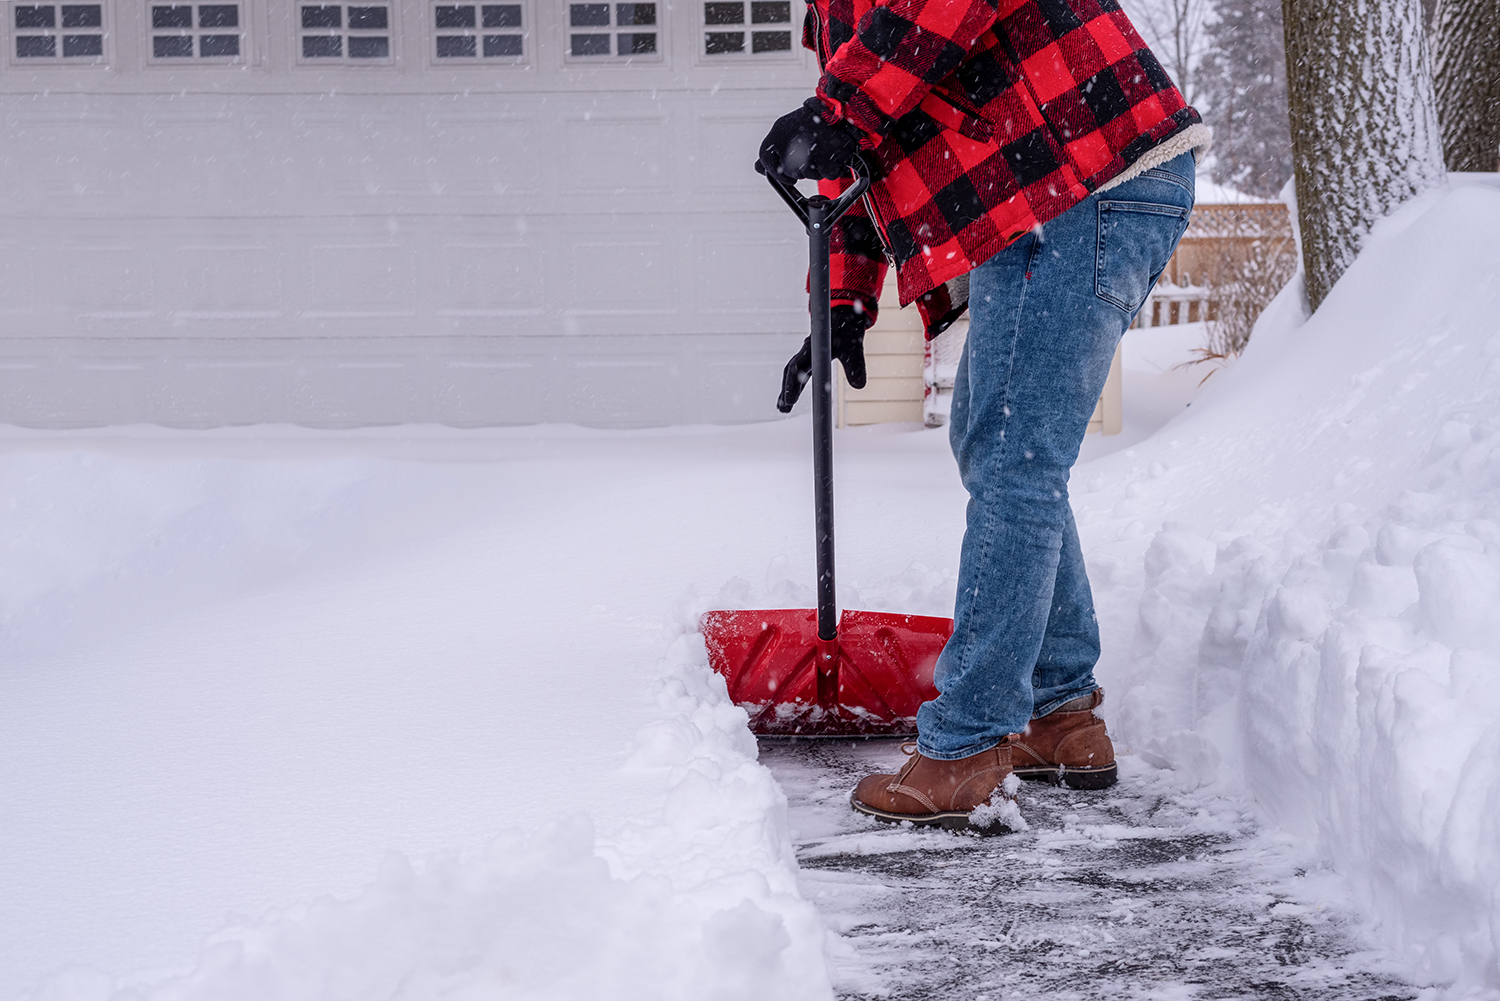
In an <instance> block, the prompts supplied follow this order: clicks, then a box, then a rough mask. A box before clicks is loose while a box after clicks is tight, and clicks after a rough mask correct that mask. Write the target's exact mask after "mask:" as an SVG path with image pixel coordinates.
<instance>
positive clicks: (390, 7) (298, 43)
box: [291, 0, 402, 70]
mask: <svg viewBox="0 0 1500 1001" xmlns="http://www.w3.org/2000/svg"><path fill="white" fill-rule="evenodd" d="M306 7H337V8H339V27H338V28H337V29H331V28H329V29H323V28H305V27H303V24H302V11H303V8H306ZM350 7H383V8H385V27H384V28H369V29H361V28H351V27H349V23H348V22H349V8H350ZM291 22H292V65H293V66H294V67H295V68H296V69H299V70H302V69H316V68H317V67H319V66H368V67H371V68H377V69H390V68H392V67H394V66H396V65H397V63H398V62H399V56H400V50H401V34H402V32H401V27H402V4H401V2H400V0H366V2H363V3H362V2H359V0H354V2H352V3H351V2H348V0H296V2H295V3H293V4H292V18H291ZM335 33H336V35H337V37H338V38H339V39H340V42H339V54H338V55H337V56H308V55H305V54H304V51H305V50H304V48H303V45H302V41H303V39H304V38H309V37H314V38H315V37H320V36H321V37H332V35H333V34H335ZM382 35H384V37H385V39H386V42H387V46H388V48H387V49H386V54H385V55H384V56H378V57H377V56H351V55H349V39H350V38H379V37H381V36H382Z"/></svg>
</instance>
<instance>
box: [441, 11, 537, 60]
mask: <svg viewBox="0 0 1500 1001" xmlns="http://www.w3.org/2000/svg"><path fill="white" fill-rule="evenodd" d="M487 6H502V7H519V8H520V10H521V26H520V27H519V28H493V29H489V32H488V33H489V34H492V35H496V34H498V35H507V36H512V37H516V38H519V39H521V54H520V55H518V56H486V55H484V37H485V35H486V33H487V32H486V29H485V28H484V8H485V7H487ZM439 7H473V8H474V10H475V14H476V21H477V22H478V23H477V24H476V25H475V27H473V28H439V27H438V25H437V9H438V8H439ZM533 18H534V13H533V10H532V5H531V2H530V0H431V2H430V3H428V4H427V27H426V34H427V65H428V66H429V67H431V68H433V69H452V68H458V67H465V68H467V67H476V66H477V67H483V66H529V65H530V64H531V63H532V61H533V59H532V55H533V50H534V49H535V47H536V37H537V36H536V31H535V30H534V27H533V26H534V24H535V22H534V20H533ZM458 36H469V37H473V38H474V39H476V45H475V54H474V55H472V56H440V55H438V39H439V38H453V37H458Z"/></svg>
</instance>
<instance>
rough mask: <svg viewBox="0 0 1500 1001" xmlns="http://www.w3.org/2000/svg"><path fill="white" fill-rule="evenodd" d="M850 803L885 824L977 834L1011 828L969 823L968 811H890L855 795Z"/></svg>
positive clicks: (1002, 831)
mask: <svg viewBox="0 0 1500 1001" xmlns="http://www.w3.org/2000/svg"><path fill="white" fill-rule="evenodd" d="M849 805H850V806H851V807H853V808H854V812H855V813H862V814H864V815H865V816H867V817H874V818H875V819H876V820H878V821H880V822H882V823H885V824H911V825H912V826H913V827H941V828H942V829H943V830H945V831H973V832H974V833H975V834H985V835H990V834H1010V833H1012V831H1011V829H1010V828H1009V827H1007V826H1005V825H1004V824H990V825H989V826H987V827H980V826H978V825H977V824H971V823H969V815H968V814H967V813H958V812H945V813H922V814H911V813H888V812H886V811H885V810H877V809H876V808H875V807H873V806H870V805H869V804H868V803H861V802H860V801H859V800H857V799H855V798H854V797H853V796H850V797H849Z"/></svg>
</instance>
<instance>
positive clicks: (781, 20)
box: [703, 0, 792, 56]
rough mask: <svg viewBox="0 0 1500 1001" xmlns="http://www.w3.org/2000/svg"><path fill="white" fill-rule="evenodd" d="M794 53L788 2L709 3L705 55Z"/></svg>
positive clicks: (705, 14) (739, 0) (735, 0)
mask: <svg viewBox="0 0 1500 1001" xmlns="http://www.w3.org/2000/svg"><path fill="white" fill-rule="evenodd" d="M791 51H792V5H791V3H790V2H788V0H707V2H706V3H704V4H703V54H704V55H708V56H730V55H743V54H749V55H765V54H772V53H778V52H779V53H787V52H791Z"/></svg>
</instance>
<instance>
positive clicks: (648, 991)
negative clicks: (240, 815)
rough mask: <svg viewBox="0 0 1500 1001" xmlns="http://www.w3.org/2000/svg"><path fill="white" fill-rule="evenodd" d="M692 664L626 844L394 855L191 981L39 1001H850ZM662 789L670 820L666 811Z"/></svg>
mask: <svg viewBox="0 0 1500 1001" xmlns="http://www.w3.org/2000/svg"><path fill="white" fill-rule="evenodd" d="M672 659H673V660H674V661H675V662H676V663H675V665H674V666H675V669H674V670H673V672H672V674H671V675H670V676H669V677H668V678H667V679H666V680H664V681H663V682H662V684H661V689H660V692H659V702H660V705H661V708H662V709H663V718H662V719H661V720H659V721H657V722H655V723H652V724H651V725H649V726H648V727H646V728H645V729H643V731H642V732H641V735H640V738H639V742H638V743H639V746H638V747H637V748H636V750H635V752H634V753H633V754H632V756H631V757H630V759H629V761H628V762H627V764H626V765H625V766H624V768H623V769H622V772H623V774H622V775H621V780H623V781H630V780H632V779H634V780H636V782H637V784H638V785H639V787H640V788H641V790H642V791H643V792H644V793H646V795H645V796H643V798H642V803H641V806H642V809H641V811H640V814H639V815H638V816H636V817H634V818H632V819H631V821H630V823H629V825H628V828H627V829H626V830H623V831H621V832H618V833H617V834H616V835H615V836H614V837H612V838H605V839H601V838H600V837H599V836H598V834H597V833H596V831H595V826H594V823H593V821H592V820H591V818H590V817H589V815H588V814H587V813H586V812H582V811H580V812H578V813H575V814H572V815H570V816H567V817H565V818H563V819H561V820H559V821H556V822H554V823H551V824H549V825H546V826H545V827H544V828H542V829H541V830H539V831H535V832H533V833H530V834H525V833H522V832H519V831H513V832H510V833H508V834H506V835H504V836H502V837H500V838H497V839H496V840H495V841H494V842H492V843H491V844H490V846H489V847H488V849H487V850H486V851H485V853H484V854H483V855H482V856H480V857H477V858H460V857H458V856H457V855H447V856H438V857H435V858H432V859H430V860H429V861H427V862H426V863H425V864H423V865H422V866H421V867H420V868H417V867H414V866H413V865H412V864H411V862H410V861H408V860H407V858H406V857H405V856H403V855H401V854H399V853H394V852H393V853H391V854H390V855H389V856H388V857H387V859H386V861H385V863H384V864H383V865H382V866H381V869H380V872H379V874H378V876H377V877H376V879H375V881H374V882H373V883H372V884H371V885H370V886H368V887H367V888H366V889H365V890H364V891H363V892H362V893H360V894H359V895H358V896H357V897H356V898H354V899H352V900H336V899H332V898H322V899H319V900H317V901H315V902H314V903H311V904H308V905H304V906H298V907H295V908H292V909H289V910H286V911H282V912H278V913H273V914H270V915H268V916H267V917H265V918H263V919H262V920H259V921H256V922H253V923H242V924H236V925H232V926H230V927H228V928H226V929H223V930H221V931H219V932H217V933H216V934H214V935H212V936H211V937H210V938H209V939H208V941H207V943H206V944H205V946H204V948H203V951H202V955H201V958H200V959H199V961H198V964H197V967H196V969H194V970H193V971H192V972H191V973H190V974H187V975H185V976H180V977H172V978H169V979H166V980H164V981H156V982H149V983H145V984H141V983H136V984H133V985H129V986H127V987H125V988H124V989H121V985H119V984H117V983H116V982H115V981H113V980H111V979H110V978H109V977H106V976H104V975H102V974H99V973H96V972H93V971H89V970H71V971H68V972H66V973H64V974H62V975H60V976H57V977H54V978H52V979H50V980H49V981H48V982H47V983H45V984H44V985H43V986H42V987H41V988H39V989H38V990H37V991H36V992H34V993H33V994H31V995H29V997H30V998H31V999H33V1001H108V999H111V998H114V999H120V1001H124V999H131V1001H137V999H139V1001H194V999H202V1001H237V999H243V1001H267V999H311V998H316V999H318V1001H342V999H348V1001H363V999H367V998H372V997H380V998H393V999H399V998H411V999H430V998H437V997H444V998H501V997H503V998H516V999H527V998H535V999H547V1001H553V999H573V998H577V999H589V1001H593V999H597V998H601V997H608V998H622V999H629V998H642V999H648V998H649V999H657V998H672V999H683V1001H689V999H691V1001H697V999H700V998H722V999H725V1001H730V999H736V998H743V999H746V1001H750V999H760V998H766V997H787V998H809V999H812V998H827V997H831V992H830V991H829V989H828V987H827V976H828V975H827V971H826V969H825V967H824V962H823V956H822V952H821V948H822V941H823V929H822V925H821V922H820V920H819V918H818V916H817V913H816V912H815V911H814V910H813V908H812V907H811V905H809V904H807V903H806V902H804V901H802V900H800V899H799V897H798V894H797V890H796V886H795V879H794V872H795V867H796V863H795V860H794V858H793V857H792V854H791V845H790V841H789V839H788V838H787V836H786V831H785V821H784V813H785V800H784V798H783V797H782V796H781V793H780V791H779V790H778V789H777V787H776V785H775V783H774V781H773V780H772V779H771V777H770V774H769V773H768V772H767V771H766V770H765V769H764V768H762V767H760V766H759V765H757V764H755V760H754V758H755V754H756V748H755V744H754V740H753V738H751V737H750V735H749V732H748V731H747V730H746V728H745V717H744V713H743V711H742V710H739V709H738V708H736V707H735V706H733V705H732V704H730V703H729V701H728V697H727V693H726V692H725V690H724V686H723V683H722V680H721V679H718V678H717V677H716V676H714V675H712V674H711V673H710V672H708V671H707V669H706V659H705V658H704V656H703V655H702V651H701V649H699V647H698V645H697V644H693V643H691V642H688V641H686V639H684V640H683V641H681V642H679V643H677V644H675V645H674V648H673V657H672ZM657 780H661V781H660V782H658V781H657ZM658 786H661V787H664V788H665V796H664V802H662V803H656V802H655V801H654V797H652V796H650V792H652V791H654V790H655V789H656V788H657V787H658ZM500 788H502V789H504V788H506V784H504V783H501V784H500Z"/></svg>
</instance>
